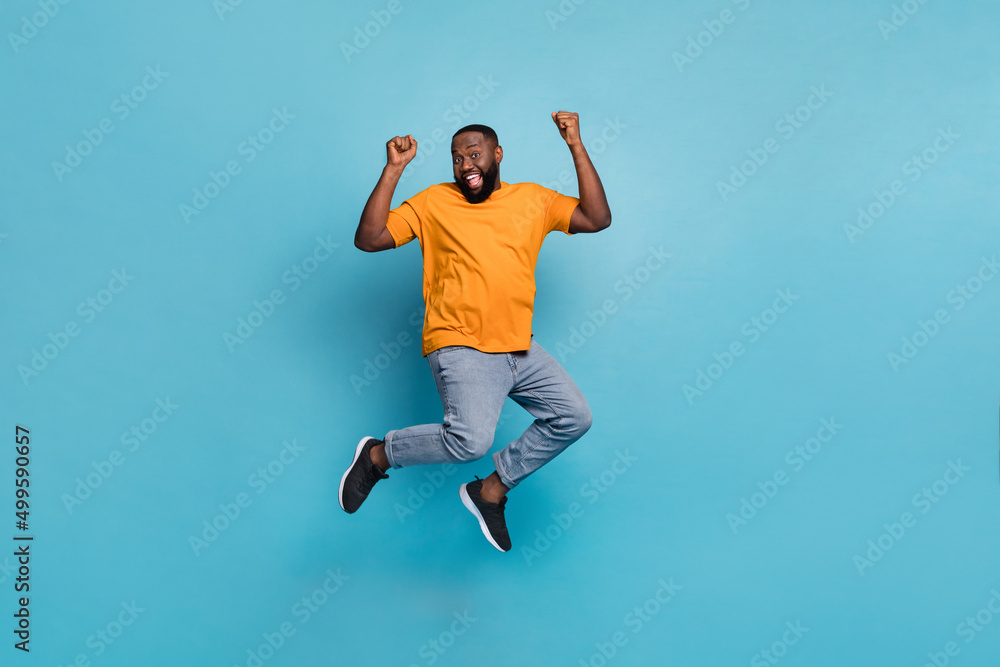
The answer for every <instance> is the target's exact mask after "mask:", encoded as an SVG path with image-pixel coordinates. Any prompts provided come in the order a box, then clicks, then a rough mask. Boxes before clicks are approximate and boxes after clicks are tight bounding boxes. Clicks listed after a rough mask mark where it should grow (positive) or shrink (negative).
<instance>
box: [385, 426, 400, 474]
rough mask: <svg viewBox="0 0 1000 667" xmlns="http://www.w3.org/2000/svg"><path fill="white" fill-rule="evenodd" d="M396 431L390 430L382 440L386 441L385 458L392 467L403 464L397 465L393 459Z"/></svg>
mask: <svg viewBox="0 0 1000 667" xmlns="http://www.w3.org/2000/svg"><path fill="white" fill-rule="evenodd" d="M395 433H396V432H395V431H389V432H388V433H386V434H385V437H384V438H382V442H384V443H385V460H386V461H388V462H389V467H390V468H399V467H401V466H398V465H396V463H395V461H393V460H392V436H393V435H395Z"/></svg>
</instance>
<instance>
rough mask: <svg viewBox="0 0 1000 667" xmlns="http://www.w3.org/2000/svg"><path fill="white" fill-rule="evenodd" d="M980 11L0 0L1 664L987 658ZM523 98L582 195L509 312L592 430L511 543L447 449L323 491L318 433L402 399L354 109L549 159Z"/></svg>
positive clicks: (985, 59) (997, 607) (415, 372)
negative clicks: (588, 214) (566, 377)
mask: <svg viewBox="0 0 1000 667" xmlns="http://www.w3.org/2000/svg"><path fill="white" fill-rule="evenodd" d="M998 18H1000V11H998V8H997V6H996V3H994V2H987V1H985V0H981V1H970V2H963V3H945V2H923V1H921V2H918V1H917V0H906V1H905V2H897V3H895V4H894V3H893V2H891V0H884V1H880V2H819V1H813V2H799V3H793V4H792V5H789V4H788V3H773V2H771V3H768V2H760V1H759V0H752V1H751V0H738V1H734V2H731V1H730V0H713V1H708V0H705V1H699V2H683V3H682V2H669V3H660V2H656V3H654V2H642V3H640V2H598V1H596V0H589V1H587V2H583V1H582V0H563V1H562V2H561V3H560V2H557V1H556V0H552V1H550V2H541V3H535V2H524V1H521V2H503V3H466V4H448V3H438V4H433V3H429V2H413V1H412V0H399V1H398V2H381V1H378V2H365V3H346V2H344V3H326V2H319V1H317V0H313V1H311V2H310V1H305V0H302V1H299V2H281V3H278V2H263V1H261V0H245V1H244V2H242V3H240V2H237V0H219V1H217V2H214V3H213V2H211V1H210V0H199V1H197V2H193V1H190V0H187V1H181V2H174V3H165V4H164V3H114V4H105V3H93V2H65V3H64V2H63V1H62V0H41V1H37V0H36V1H22V0H16V1H12V2H7V3H5V4H4V6H3V9H2V11H0V26H2V28H3V32H4V33H5V35H6V37H5V41H6V45H4V46H3V47H0V89H2V90H3V96H4V104H3V105H2V107H0V161H2V165H0V176H2V178H0V280H2V285H3V291H2V295H3V296H2V299H3V302H2V313H3V327H2V330H0V331H2V333H0V341H2V353H3V363H2V367H0V370H2V373H0V384H2V387H0V391H2V411H0V415H2V424H0V427H2V430H3V432H4V433H6V434H7V435H5V436H4V441H3V444H2V447H0V451H2V452H3V455H2V457H0V459H2V463H0V479H2V483H0V489H2V490H3V491H2V494H0V507H2V508H4V513H3V514H2V516H3V517H4V518H3V520H2V521H0V539H2V540H3V541H4V543H6V544H7V545H8V546H5V547H3V548H2V550H0V553H3V554H6V555H5V556H2V557H0V566H2V569H0V591H2V593H0V609H2V613H0V616H2V617H3V618H5V619H7V620H6V621H4V623H3V626H2V627H0V631H2V636H4V637H6V639H5V640H4V644H3V646H2V647H0V655H2V656H3V657H2V658H0V662H2V663H3V664H4V665H7V664H11V665H15V664H39V665H43V664H44V665H70V664H78V665H88V664H92V665H100V666H111V665H128V666H133V665H225V666H229V665H244V666H247V667H252V666H254V665H267V666H268V667H272V666H278V665H379V666H381V665H432V664H437V665H473V664H475V665H550V664H559V665H569V666H577V665H581V664H582V665H592V666H594V667H599V666H600V665H604V664H609V665H661V664H670V665H741V664H742V665H746V664H749V665H751V666H757V665H771V664H776V663H779V662H780V663H781V664H783V665H810V666H819V665H847V664H851V665H890V664H891V665H913V666H919V665H924V664H938V665H942V664H946V663H947V664H953V665H961V666H962V667H971V666H973V665H991V664H995V660H996V655H997V654H998V652H1000V617H998V616H997V612H1000V592H998V591H1000V571H998V569H997V565H996V564H997V562H998V559H1000V539H998V537H997V526H998V520H1000V511H998V509H997V508H998V502H1000V498H998V493H997V477H998V468H997V466H998V461H997V429H998V424H997V401H998V386H997V377H998V374H997V368H998V361H1000V354H998V346H997V344H996V336H997V332H998V325H1000V279H997V276H996V273H997V271H998V269H1000V267H998V266H997V264H996V262H997V260H998V256H1000V232H998V225H997V222H998V217H997V213H998V202H1000V198H998V195H997V189H996V183H997V172H998V169H997V167H998V158H997V155H998V154H997V137H998V129H1000V127H998V120H1000V116H998V103H1000V88H998V83H1000V81H998V71H1000V70H998V67H997V65H998V58H997V56H998V47H997V40H996V36H997V34H998V28H1000V26H998ZM556 110H569V111H576V112H578V113H579V114H580V121H581V127H582V134H583V137H584V140H585V142H586V143H587V145H588V146H589V148H590V154H591V156H592V159H593V161H594V163H595V165H596V166H597V169H598V171H599V173H600V175H601V177H602V179H603V182H604V186H605V188H606V190H607V193H608V199H609V201H610V203H611V207H612V210H613V213H614V223H613V225H612V226H611V228H610V229H608V230H607V231H605V232H602V233H600V234H597V235H593V236H588V235H579V236H574V237H567V236H565V235H562V234H553V235H551V236H549V237H548V240H547V242H546V244H545V247H544V249H543V250H542V253H541V255H540V259H539V266H538V272H537V284H538V294H537V298H536V302H535V318H534V331H535V334H536V336H537V338H538V340H539V342H541V344H542V345H543V346H545V347H546V348H547V349H548V350H549V351H550V352H552V353H553V354H554V355H555V356H556V357H557V358H558V359H560V361H562V363H563V364H564V365H565V367H566V368H567V369H568V370H569V372H570V373H571V374H572V376H573V377H574V378H575V379H576V381H577V383H578V384H579V386H580V387H581V389H582V390H583V392H584V393H585V395H586V396H587V397H588V399H589V401H590V404H591V407H592V409H593V413H594V426H593V428H592V429H591V431H590V432H589V433H588V434H587V435H586V436H585V437H584V438H583V439H582V440H581V441H579V442H578V443H576V444H575V445H573V447H572V448H570V449H569V450H567V451H566V452H565V453H564V454H563V455H561V456H560V457H559V458H558V459H556V460H555V461H554V462H553V463H552V464H551V465H549V466H547V467H546V468H545V469H544V470H542V471H541V472H539V473H538V474H537V475H535V476H533V477H531V478H530V479H529V480H527V481H526V482H525V483H524V484H523V485H522V486H521V487H520V488H518V489H517V490H516V492H514V493H512V494H511V497H510V502H509V505H508V523H509V526H510V528H511V534H512V538H513V542H514V549H513V550H512V551H511V552H510V553H507V554H500V553H498V552H496V551H495V550H493V549H492V548H491V547H489V545H488V544H486V541H485V540H484V539H483V537H482V535H481V534H480V532H479V529H478V527H477V526H476V524H475V522H474V520H473V519H472V518H471V517H470V516H469V514H468V512H467V511H466V510H465V509H464V508H462V506H461V504H460V502H459V499H458V494H457V488H458V486H459V484H461V483H462V482H464V481H468V480H471V479H472V476H473V474H478V475H480V476H482V475H484V474H487V473H489V472H490V470H491V469H492V467H491V465H490V460H489V459H488V458H487V459H483V460H481V461H479V462H477V463H473V464H469V465H466V466H462V467H434V468H425V469H420V468H414V469H407V470H400V471H396V472H393V473H391V477H390V480H388V481H386V482H383V483H382V484H381V485H380V486H379V487H378V489H377V490H376V491H375V492H374V493H373V495H372V497H371V499H370V500H369V501H368V502H367V503H366V504H365V506H364V507H363V508H362V510H361V511H360V512H358V513H357V514H355V515H351V516H348V515H346V514H344V513H343V512H342V511H341V510H340V508H339V506H338V504H337V498H336V489H337V482H338V481H339V478H340V475H341V473H342V471H343V469H344V467H345V466H346V465H347V463H348V462H349V461H350V458H351V454H352V451H353V447H354V445H355V443H356V442H357V440H358V439H359V438H360V437H361V436H363V435H366V434H371V435H377V436H380V435H382V434H384V433H385V432H386V431H387V430H389V429H392V428H400V427H404V426H408V425H412V424H416V423H425V422H434V421H437V420H439V419H440V418H441V405H440V401H439V398H438V396H437V394H436V392H435V390H434V384H433V381H432V378H431V374H430V371H429V369H428V367H427V364H426V361H425V360H424V359H423V358H422V357H421V356H420V352H419V349H418V347H419V346H418V344H417V340H418V337H419V330H420V327H419V322H420V318H421V316H422V315H421V313H422V301H421V286H420V277H421V263H420V253H419V248H418V245H417V244H415V243H414V244H411V245H408V246H406V247H404V248H402V249H399V250H394V251H390V252H384V253H379V254H366V253H362V252H360V251H358V250H356V249H355V248H354V247H353V244H352V241H353V234H354V230H355V227H356V225H357V221H358V218H359V215H360V212H361V209H362V207H363V205H364V203H365V200H366V199H367V197H368V195H369V193H370V192H371V189H372V187H373V186H374V184H375V182H376V180H377V178H378V175H379V172H380V169H381V167H382V165H383V164H384V160H385V150H384V145H385V142H386V141H387V140H388V139H389V138H391V137H392V136H394V135H397V134H411V133H412V134H413V135H414V137H416V138H417V139H418V141H419V142H420V146H421V155H420V157H419V158H418V161H417V162H415V163H414V164H412V165H411V166H410V167H409V168H408V172H407V174H406V176H405V178H404V179H403V181H402V183H401V184H400V186H399V188H398V189H397V192H396V197H395V199H394V203H399V202H401V201H402V200H403V199H404V198H405V197H406V196H408V195H410V194H413V193H415V192H417V191H418V190H420V189H423V188H424V187H426V186H428V185H430V184H432V183H437V182H442V181H449V180H451V178H452V177H451V170H450V165H449V163H448V160H447V154H448V142H449V141H450V136H451V133H452V132H453V131H454V130H455V129H457V128H458V127H459V126H460V125H461V124H465V123H470V122H481V123H486V124H489V125H491V126H493V127H494V128H496V130H497V131H498V133H499V136H500V140H501V144H502V146H503V147H504V149H505V159H504V161H503V165H502V170H501V175H502V177H503V178H504V180H505V181H508V182H519V181H534V182H540V183H543V184H546V185H549V186H550V187H558V188H559V189H560V190H561V191H563V192H566V193H569V194H572V195H576V194H577V190H576V182H575V175H574V174H573V170H572V161H571V159H570V156H569V152H568V150H567V149H566V147H565V144H564V143H563V141H562V139H561V138H560V137H559V134H558V131H557V129H556V128H555V127H554V125H553V123H552V120H551V118H550V113H551V112H552V111H556ZM564 171H565V172H566V173H563V172H564ZM560 179H562V182H561V183H560ZM663 255H669V257H668V258H666V259H662V256H663ZM658 258H659V259H658ZM414 323H416V325H415V324H414ZM400 340H402V341H404V342H405V341H410V343H409V344H408V345H405V344H403V345H399V344H398V342H399V341H400ZM397 345H398V347H397ZM366 371H367V375H366V374H365V373H366ZM529 421H530V417H529V416H528V415H527V413H525V412H524V411H523V410H521V409H520V408H519V407H518V406H516V405H514V404H513V403H512V402H508V405H507V406H506V407H505V410H504V414H503V422H502V424H501V426H500V428H499V429H498V432H497V438H496V447H502V446H503V445H504V444H505V443H506V442H508V441H509V440H511V439H513V438H515V437H517V435H518V434H519V433H520V432H521V430H522V429H523V428H525V427H526V426H527V424H528V423H529ZM16 425H21V426H24V427H26V428H28V429H29V430H30V440H31V454H30V458H31V461H30V466H29V469H30V480H31V487H30V490H31V497H30V499H31V506H30V522H29V523H30V525H29V528H28V530H27V531H20V530H17V529H16V527H15V516H14V509H15V486H14V479H15V465H16V463H15V451H14V437H15V433H14V432H15V426H16ZM237 512H238V514H237ZM15 535H21V536H23V535H32V536H34V538H35V539H34V542H33V543H32V546H31V554H32V557H31V563H30V584H31V590H30V605H29V608H30V612H31V619H32V620H31V626H30V627H31V640H30V649H31V651H30V653H29V654H24V653H23V652H21V651H19V650H16V649H15V648H14V646H13V644H14V641H15V636H14V634H13V630H14V626H15V619H14V617H13V614H14V613H15V612H16V611H17V609H18V607H19V605H18V597H19V596H20V595H21V594H19V593H16V592H15V589H14V586H15V583H16V578H17V576H18V575H17V572H16V567H17V563H16V559H15V558H14V557H13V555H12V554H13V549H14V546H13V545H14V544H15V543H14V541H13V540H12V538H13V537H14V536H15ZM977 619H978V620H977Z"/></svg>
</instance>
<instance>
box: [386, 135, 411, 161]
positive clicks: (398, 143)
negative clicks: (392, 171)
mask: <svg viewBox="0 0 1000 667" xmlns="http://www.w3.org/2000/svg"><path fill="white" fill-rule="evenodd" d="M416 155H417V140H416V139H414V138H413V135H412V134H408V135H406V136H405V137H393V138H392V139H390V140H389V141H387V142H386V143H385V156H386V160H385V161H386V164H388V165H390V166H393V167H405V166H406V165H408V164H410V160H412V159H413V158H414V157H416Z"/></svg>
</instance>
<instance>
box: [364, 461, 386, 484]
mask: <svg viewBox="0 0 1000 667" xmlns="http://www.w3.org/2000/svg"><path fill="white" fill-rule="evenodd" d="M380 479H389V476H388V475H386V474H385V473H384V472H382V471H381V470H379V467H378V466H377V465H375V464H374V463H373V464H371V467H369V468H368V469H367V470H365V471H364V485H365V486H366V487H368V488H369V489H370V488H371V487H373V486H375V482H377V481H379V480H380Z"/></svg>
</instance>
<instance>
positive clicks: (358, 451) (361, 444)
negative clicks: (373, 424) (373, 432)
mask: <svg viewBox="0 0 1000 667" xmlns="http://www.w3.org/2000/svg"><path fill="white" fill-rule="evenodd" d="M369 440H375V438H373V437H372V436H370V435H366V436H365V437H363V438H361V442H359V443H358V446H357V447H356V448H355V449H354V459H353V460H352V461H351V465H349V466H347V470H346V471H344V476H343V477H341V478H340V491H339V492H338V493H337V497H338V499H339V500H340V509H342V510H344V511H345V512H346V511H347V508H346V507H344V482H346V481H347V475H349V474H350V472H351V470H353V469H354V464H355V463H357V462H358V457H359V456H361V449H362V448H363V447H364V446H365V443H366V442H368V441H369Z"/></svg>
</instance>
